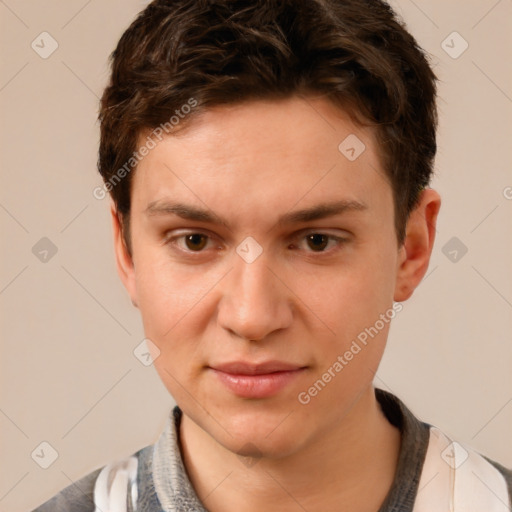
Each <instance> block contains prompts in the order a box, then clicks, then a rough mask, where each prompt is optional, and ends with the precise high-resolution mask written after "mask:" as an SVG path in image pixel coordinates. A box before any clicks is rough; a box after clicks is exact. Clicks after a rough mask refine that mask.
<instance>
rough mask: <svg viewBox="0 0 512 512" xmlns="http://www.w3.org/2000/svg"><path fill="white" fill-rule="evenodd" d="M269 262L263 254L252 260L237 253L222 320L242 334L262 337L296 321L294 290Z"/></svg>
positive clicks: (225, 289) (255, 338)
mask: <svg viewBox="0 0 512 512" xmlns="http://www.w3.org/2000/svg"><path fill="white" fill-rule="evenodd" d="M268 264H269V262H268V260H267V259H266V258H265V257H264V256H263V255H262V256H260V257H259V258H258V259H257V260H256V261H254V262H252V263H247V262H245V261H244V260H243V259H242V258H239V257H238V256H235V263H234V265H235V267H234V268H233V270H232V271H231V272H230V273H229V276H228V279H226V280H225V281H224V282H223V290H222V298H221V300H220V302H219V305H218V308H219V309H218V321H219V323H220V325H221V326H222V327H223V328H224V329H226V330H228V331H229V332H230V333H231V334H233V335H236V336H237V337H239V338H242V339H245V340H249V341H261V340H263V339H265V338H267V337H268V336H269V335H270V334H272V333H275V332H277V331H280V330H283V329H285V328H287V327H289V326H290V325H291V323H292V320H293V302H292V297H291V294H290V292H289V290H288V289H287V288H286V286H284V285H283V283H282V282H281V281H280V279H279V278H278V277H276V273H275V270H273V269H272V270H271V268H270V267H269V265H268Z"/></svg>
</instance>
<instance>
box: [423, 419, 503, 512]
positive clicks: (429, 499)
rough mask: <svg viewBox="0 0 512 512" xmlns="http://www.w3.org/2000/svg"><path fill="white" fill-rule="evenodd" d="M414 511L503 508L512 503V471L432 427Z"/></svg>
mask: <svg viewBox="0 0 512 512" xmlns="http://www.w3.org/2000/svg"><path fill="white" fill-rule="evenodd" d="M418 487H419V491H418V496H417V500H416V507H415V509H414V510H415V511H416V510H419V511H423V510H428V509H429V508H430V509H432V510H436V506H435V505H436V504H438V503H439V500H441V501H442V502H443V503H444V504H446V505H447V504H448V503H451V504H452V510H455V511H456V512H458V511H459V510H460V511H464V510H500V509H501V508H502V507H503V505H505V506H506V507H510V505H511V504H512V471H511V470H510V469H507V468H505V467H504V466H502V465H501V464H498V463H497V462H495V461H493V460H491V459H489V458H487V457H485V456H484V455H482V454H480V453H478V452H477V451H476V450H474V449H473V448H471V447H470V446H468V445H465V444H461V443H458V442H457V441H454V440H453V439H451V438H450V437H448V436H447V435H446V434H445V433H443V432H442V431H441V430H440V429H438V428H436V427H434V426H431V428H430V440H429V445H428V450H427V453H426V457H425V460H424V464H423V470H422V473H421V480H420V483H419V486H418Z"/></svg>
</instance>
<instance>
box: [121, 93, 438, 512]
mask: <svg viewBox="0 0 512 512" xmlns="http://www.w3.org/2000/svg"><path fill="white" fill-rule="evenodd" d="M350 134H355V135H356V136H357V137H358V138H359V139H360V140H361V141H363V142H364V144H365V146H366V149H365V150H364V152H363V153H362V154H361V155H360V156H359V157H358V158H357V159H356V160H355V161H349V160H348V159H347V158H346V157H345V156H344V155H343V154H342V153H341V152H340V151H339V150H338V145H339V144H340V143H341V142H342V141H343V140H344V139H345V138H346V137H347V136H348V135H350ZM392 198H393V196H392V190H391V187H390V185H389V183H388V181H387V179H386V178H385V175H384V172H383V171H382V168H381V165H380V161H379V155H378V151H377V146H376V142H375V139H374V134H373V132H372V131H371V129H370V128H362V127H360V126H357V125H355V124H353V122H352V121H351V120H350V118H349V117H348V116H347V115H346V113H344V112H343V111H341V110H339V109H336V108H335V107H334V106H333V105H332V104H330V103H329V102H327V101H326V100H324V99H322V98H309V99H307V100H306V99H303V98H297V97H294V98H290V99H288V100H280V101H257V102H250V103H245V104H241V105H236V106H229V107H226V106H223V107H218V108H214V109H211V110H208V111H207V112H205V113H204V114H201V116H200V117H198V118H196V119H195V120H194V121H193V122H192V123H191V124H190V126H187V128H186V129H185V130H183V131H181V132H180V133H179V134H177V135H175V136H168V137H167V138H166V139H164V140H163V141H162V142H161V143H159V144H158V145H157V147H156V148H155V149H153V150H152V151H151V152H150V153H149V154H148V156H146V157H145V158H144V160H143V161H142V162H141V163H140V164H139V166H138V168H137V170H136V172H135V175H134V176H133V184H132V209H131V213H130V236H131V245H132V256H130V255H129V253H128V251H127V250H126V246H125V244H124V241H123V236H122V233H121V226H120V223H119V218H118V216H117V214H116V211H115V208H114V207H112V220H113V228H114V241H115V250H116V258H117V267H118V271H119V275H120V277H121V279H122V281H123V283H124V285H125V287H126V289H127V290H128V293H129V294H130V297H131V299H132V301H133V302H134V304H135V305H136V306H137V307H138V308H139V309H140V312H141V315H142V320H143V324H144V329H145V333H146V336H147V337H148V338H149V339H150V340H152V342H153V343H154V344H155V346H156V347H158V350H159V351H160V353H159V355H158V357H156V359H155V362H154V365H155V367H156V369H157V371H158V373H159V375H160V377H161V379H162V381H163V383H164V385H165V386H166V387H167V389H168V390H169V392H170V393H171V394H172V396H173V397H174V398H175V400H176V402H177V404H178V405H179V406H180V408H181V409H182V411H183V413H184V415H183V421H182V424H181V427H180V434H181V441H182V446H181V449H182V454H183V458H184V462H185V465H186V468H187V471H188V473H189V476H190V479H191V481H192V483H193V485H194V487H195V489H196V491H197V493H198V496H199V497H200V498H201V499H202V501H203V503H204V504H205V507H206V508H208V510H210V511H212V512H216V511H220V510H222V511H224V512H226V511H227V512H230V511H239V510H244V511H249V512H250V511H253V510H254V511H256V510H257V511H261V510H266V511H274V510H276V511H281V512H282V511H295V510H303V509H306V510H308V511H309V512H313V511H317V510H318V511H320V510H322V511H323V510H334V509H339V505H340V503H343V505H344V507H345V509H346V510H351V511H356V512H357V511H376V510H378V508H379V506H380V505H381V504H382V502H383V500H384V498H385V496H386V494H387V493H388V491H389V489H390V486H391V484H392V481H393V477H394V471H395V469H396V464H397V458H398V453H399V446H400V433H399V431H398V430H397V429H396V428H395V427H393V426H392V425H391V424H390V423H389V422H388V421H387V420H386V418H385V416H384V415H383V413H382V411H381V409H380V406H379V404H378V402H377V401H376V398H375V392H374V387H373V384H372V381H373V378H374V375H375V373H376V371H377V369H378V366H379V363H380V360H381V358H382V354H383V351H384V348H385V344H386V339H387V336H388V330H389V323H386V324H385V326H384V328H382V329H381V330H380V331H379V333H378V334H377V335H376V336H374V337H373V338H371V339H370V341H369V342H368V344H367V345H366V346H365V347H364V348H363V349H362V350H361V351H360V352H359V353H358V354H357V355H356V356H354V358H353V359H352V360H351V361H349V362H348V364H347V365H346V366H344V368H343V370H342V371H341V372H339V373H337V374H336V376H335V377H334V378H332V380H331V381H330V382H329V383H328V384H327V385H326V386H325V387H324V388H323V389H322V390H321V392H319V393H318V394H317V395H316V396H314V397H312V398H311V400H310V402H309V403H308V404H306V405H303V404H302V403H300V402H299V400H298V395H299V393H300V392H303V391H307V390H308V389H309V388H310V387H311V386H312V384H313V383H314V382H315V381H317V380H318V379H319V378H320V377H321V376H322V374H323V373H324V372H325V371H326V370H327V369H328V368H329V367H332V365H333V363H334V362H335V361H336V360H337V357H338V356H339V355H342V354H344V353H345V352H346V351H347V350H348V349H349V347H350V345H351V343H352V341H353V340H355V339H356V338H357V336H358V334H359V333H361V332H362V331H364V329H365V328H368V327H370V326H373V325H374V324H375V323H376V321H377V320H378V319H379V315H381V314H383V313H385V312H386V311H388V310H390V309H391V308H392V305H393V301H397V302H401V301H404V300H407V299H408V298H409V297H410V296H411V294H412V293H413V291H414V289H415V288H416V287H417V286H418V284H419V283H420V282H421V279H422V278H423V276H424V274H425V272H426V270H427V267H428V263H429V259H430V255H431V251H432V247H433V243H434V235H435V225H436V220H437V214H438V211H439V208H440V202H441V201H440V197H439V195H438V193H437V192H435V191H434V190H432V189H426V190H425V191H424V192H423V193H422V196H421V200H420V202H419V205H418V206H417V208H416V210H415V211H414V212H413V213H412V214H411V216H410V219H409V222H408V224H407V230H406V233H407V236H406V240H405V242H404V244H403V245H402V246H400V247H399V246H398V242H397V238H396V233H395V230H394V214H393V201H392ZM343 200H349V201H358V202H360V203H362V204H364V205H365V208H364V209H361V210H347V211H345V212H343V213H340V214H336V215H330V216H327V217H324V218H319V219H316V220H297V219H295V220H293V221H291V222H288V223H280V222H278V220H279V219H280V218H281V217H282V216H284V215H286V214H290V213H291V212H296V211H298V210H304V209H310V208H313V207H315V206H317V205H319V204H325V203H329V204H332V203H336V202H339V201H343ZM164 202H170V203H177V202H178V203H180V204H182V205H186V206H188V207H194V208H197V209H202V210H205V211H206V212H208V213H210V214H214V215H215V216H216V217H218V218H219V219H222V223H220V222H219V221H218V220H216V221H214V222H209V221H208V222H207V221H205V220H204V219H203V220H201V219H199V220H190V219H184V218H181V217H180V216H178V215H176V214H175V213H169V212H168V213H165V211H162V210H161V209H160V210H158V209H157V205H158V206H160V207H161V206H162V204H163V203H164ZM151 204H152V205H153V209H152V210H151V209H150V210H151V211H150V212H148V206H149V205H151ZM193 233H202V234H204V235H206V237H207V238H206V239H204V238H202V237H199V240H202V241H203V242H204V241H205V240H207V242H206V245H205V247H204V248H203V249H202V250H191V249H190V246H189V245H187V243H186V238H185V237H184V235H187V234H193ZM315 233H319V234H326V235H330V236H332V237H339V238H344V239H345V241H344V242H339V241H337V240H338V239H337V238H321V239H322V240H324V241H325V240H328V243H327V246H326V247H325V250H324V251H318V250H314V249H318V247H317V245H315V244H314V245H313V248H312V247H311V245H310V244H309V243H308V238H307V235H310V234H315ZM248 236H251V237H253V238H254V239H255V240H256V241H257V243H258V244H259V246H260V247H261V249H262V253H261V255H260V256H259V257H258V258H257V259H256V260H255V261H253V262H252V263H247V262H246V261H244V259H243V258H241V257H240V256H239V254H238V253H237V252H236V249H237V247H238V246H239V244H240V243H241V242H242V241H243V240H244V239H245V238H246V237H248ZM196 240H197V239H196ZM197 246H198V245H197V244H196V245H192V248H193V249H196V248H197ZM398 314H400V313H398ZM155 355H157V353H156V351H155ZM268 360H278V361H284V362H288V363H293V364H296V365H299V366H301V367H303V368H304V369H303V370H302V371H301V372H298V374H297V375H296V376H295V377H294V378H293V379H292V380H291V381H290V382H289V383H288V384H287V385H286V386H285V387H284V388H283V389H281V390H280V391H279V392H278V393H277V394H274V395H272V396H269V397H266V398H256V399H254V398H241V397H239V396H237V395H235V394H234V393H233V392H232V391H231V390H230V389H228V388H227V387H226V386H225V385H224V384H223V382H222V381H221V380H220V379H219V378H218V375H217V374H216V373H215V372H213V371H212V370H211V368H210V366H212V365H215V364H218V363H221V362H228V361H249V362H253V363H258V362H262V361H268ZM239 454H241V455H242V456H241V455H239ZM362 497H364V498H362Z"/></svg>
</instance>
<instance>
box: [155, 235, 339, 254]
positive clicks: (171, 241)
mask: <svg viewBox="0 0 512 512" xmlns="http://www.w3.org/2000/svg"><path fill="white" fill-rule="evenodd" d="M190 235H202V236H205V237H207V239H208V240H207V242H206V243H207V244H210V245H211V242H212V241H213V237H212V236H210V235H209V234H207V233H204V232H202V231H187V232H184V233H182V234H179V235H175V236H168V237H166V239H165V245H174V246H177V250H178V251H181V252H183V253H186V254H187V255H194V257H199V256H201V255H204V253H205V252H206V251H207V250H208V249H209V248H210V249H211V247H209V248H208V247H205V248H204V249H202V250H200V251H192V250H190V249H188V248H186V246H185V238H186V237H187V236H190ZM310 235H324V236H327V237H328V239H329V240H328V244H329V243H331V242H334V244H335V247H334V248H331V249H326V250H323V251H313V250H306V251H305V252H307V253H309V254H312V255H316V256H317V257H321V255H330V254H331V253H333V252H334V251H336V250H339V249H340V248H341V246H342V245H344V244H345V243H347V242H348V241H349V240H348V238H345V237H341V236H336V235H332V234H329V233H324V232H322V231H307V232H303V234H301V235H299V236H296V237H293V238H292V240H299V241H300V242H306V238H307V237H308V236H310ZM180 240H181V241H182V244H183V245H182V247H180V246H179V245H180V244H179V242H178V241H180ZM297 245H298V244H296V243H295V242H293V243H289V244H288V248H291V247H293V248H294V249H295V248H297Z"/></svg>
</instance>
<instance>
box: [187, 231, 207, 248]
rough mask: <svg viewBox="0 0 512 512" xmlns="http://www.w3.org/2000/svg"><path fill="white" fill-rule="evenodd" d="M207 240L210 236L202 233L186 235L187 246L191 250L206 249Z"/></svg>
mask: <svg viewBox="0 0 512 512" xmlns="http://www.w3.org/2000/svg"><path fill="white" fill-rule="evenodd" d="M207 241H208V237H207V236H206V235H202V234H201V233H194V234H192V235H187V236H186V237H185V243H186V244H187V248H188V249H190V250H191V251H201V250H202V249H204V247H205V245H206V242H207Z"/></svg>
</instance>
